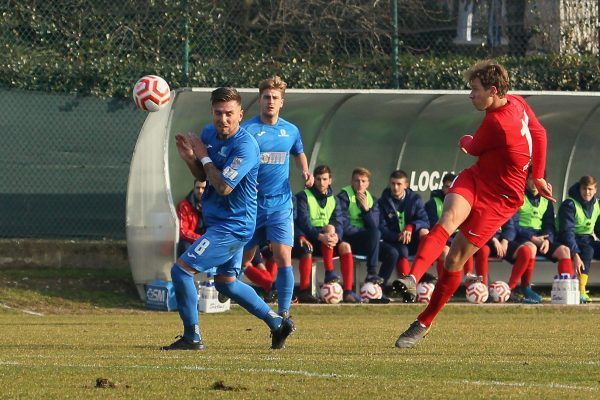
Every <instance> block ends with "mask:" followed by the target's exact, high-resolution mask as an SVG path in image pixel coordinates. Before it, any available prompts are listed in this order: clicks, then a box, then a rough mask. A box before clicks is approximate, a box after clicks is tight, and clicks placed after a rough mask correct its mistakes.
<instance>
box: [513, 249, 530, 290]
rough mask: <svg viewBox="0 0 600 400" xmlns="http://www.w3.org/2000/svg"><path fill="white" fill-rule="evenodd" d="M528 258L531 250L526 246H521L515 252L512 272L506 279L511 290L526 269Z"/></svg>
mask: <svg viewBox="0 0 600 400" xmlns="http://www.w3.org/2000/svg"><path fill="white" fill-rule="evenodd" d="M529 260H531V251H530V250H529V249H528V248H527V246H521V247H520V248H519V250H517V253H516V254H515V264H514V265H513V267H512V273H511V274H510V278H509V280H508V287H510V289H511V290H512V289H514V288H515V287H517V283H518V282H519V280H520V279H521V277H522V276H523V274H524V273H525V271H527V268H528V267H529Z"/></svg>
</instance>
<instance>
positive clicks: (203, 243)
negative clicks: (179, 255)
mask: <svg viewBox="0 0 600 400" xmlns="http://www.w3.org/2000/svg"><path fill="white" fill-rule="evenodd" d="M209 245H210V241H209V240H208V239H202V240H201V241H200V243H198V246H196V247H195V248H194V253H196V254H198V255H199V256H201V255H202V253H204V250H206V248H207V247H208V246H209Z"/></svg>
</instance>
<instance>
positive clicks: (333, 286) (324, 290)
mask: <svg viewBox="0 0 600 400" xmlns="http://www.w3.org/2000/svg"><path fill="white" fill-rule="evenodd" d="M319 294H320V295H321V299H322V300H323V301H324V302H325V303H328V304H337V303H339V302H340V301H342V298H343V296H344V290H343V289H342V286H341V285H340V284H339V283H337V282H331V283H324V284H323V285H322V286H321V288H320V289H319Z"/></svg>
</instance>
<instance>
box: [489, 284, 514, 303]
mask: <svg viewBox="0 0 600 400" xmlns="http://www.w3.org/2000/svg"><path fill="white" fill-rule="evenodd" d="M489 292H490V298H491V299H492V301H493V302H494V303H504V302H506V301H508V299H509V297H510V288H509V287H508V284H507V283H506V282H502V281H496V282H492V283H490V287H489Z"/></svg>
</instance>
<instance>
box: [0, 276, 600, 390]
mask: <svg viewBox="0 0 600 400" xmlns="http://www.w3.org/2000/svg"><path fill="white" fill-rule="evenodd" d="M63 272H64V271H63ZM19 274H20V272H15V271H13V272H11V273H8V278H7V273H6V271H4V270H2V271H1V274H0V283H2V287H1V288H0V302H1V303H2V304H3V305H4V307H3V308H2V309H0V380H1V382H2V385H1V387H2V389H1V390H0V398H2V399H5V398H6V399H13V398H22V399H32V398H37V399H67V398H70V399H82V398H87V399H94V398H102V399H105V398H131V399H167V398H168V399H190V398H235V399H246V398H255V399H287V398H303V399H314V398H331V399H350V398H356V399H371V398H372V399H379V398H406V397H408V398H424V399H430V398H440V399H453V398H457V399H458V398H461V399H463V398H485V399H488V398H526V399H570V398H572V399H598V398H600V361H599V356H598V354H599V353H598V349H599V348H600V333H599V328H600V307H598V306H597V305H591V306H590V305H584V306H552V305H541V306H522V305H506V306H502V305H491V304H488V305H483V306H474V305H466V304H449V305H448V306H447V307H446V308H445V309H444V310H443V311H442V314H440V316H439V317H438V319H437V320H436V322H435V324H434V327H433V329H432V331H431V334H430V335H429V336H428V337H427V338H426V339H425V340H424V341H423V342H422V343H421V344H420V345H419V346H418V347H416V348H414V349H411V350H398V349H396V348H394V341H395V340H396V338H397V336H398V335H399V334H400V333H401V331H403V330H404V329H405V328H406V327H407V326H408V324H409V323H410V322H411V321H412V320H413V319H414V317H415V316H416V315H417V313H418V312H419V310H421V309H422V307H423V306H421V305H404V304H391V305H359V306H344V305H342V306H331V305H328V306H296V307H295V308H294V309H293V316H294V319H295V321H296V325H297V327H298V330H297V332H295V333H294V334H293V335H292V336H291V337H290V338H289V340H288V343H287V348H286V349H284V350H280V351H273V350H270V349H269V345H270V338H269V333H268V330H267V328H266V325H264V324H263V323H262V322H261V321H258V320H257V319H255V318H253V317H251V316H249V315H248V314H247V313H246V312H245V311H244V310H242V309H240V308H239V307H238V306H233V309H232V310H231V311H229V312H226V313H221V314H207V315H201V327H202V332H203V336H204V339H205V342H206V344H207V349H206V350H204V351H200V352H163V351H160V350H158V348H159V346H161V345H164V344H168V343H170V342H171V341H173V340H174V337H175V335H177V334H179V333H180V330H181V328H180V321H179V318H178V316H177V314H176V313H161V312H149V311H143V310H142V309H141V308H140V307H139V302H137V303H136V301H135V299H134V298H130V296H131V294H130V293H129V288H128V287H127V285H126V286H125V287H123V288H122V289H120V290H118V291H117V293H116V294H115V296H117V297H118V296H121V297H123V298H122V299H121V301H126V302H127V301H131V306H126V307H116V306H114V304H113V303H114V299H113V300H110V301H108V300H106V299H105V296H104V297H103V296H100V295H94V294H93V293H94V292H95V290H96V289H97V288H92V289H93V290H92V289H90V288H89V287H88V285H86V284H85V280H83V281H81V280H79V279H78V278H75V277H72V281H71V282H70V283H69V284H68V285H66V286H69V287H71V289H74V287H76V286H77V285H80V284H83V287H84V288H86V289H85V290H84V289H82V291H83V292H84V294H85V293H87V291H86V290H92V293H88V295H89V296H91V297H93V298H94V299H95V300H93V301H85V300H84V299H83V298H84V297H85V296H84V295H81V294H80V295H79V296H76V295H74V294H69V295H68V296H67V299H66V300H65V299H64V298H62V297H61V296H59V295H58V293H56V292H52V291H50V292H51V294H48V293H46V292H49V290H46V292H45V291H44V290H42V289H40V288H36V286H39V285H34V284H32V283H31V282H38V283H39V282H40V281H46V282H47V280H48V279H50V280H53V279H56V277H55V276H54V277H53V276H52V273H50V272H48V271H46V272H44V273H43V274H41V275H39V274H38V273H37V272H32V271H29V273H28V275H29V279H27V280H26V282H28V283H27V284H26V285H29V287H27V288H24V287H23V286H24V284H22V283H21V284H19V282H20V281H18V280H19V279H22V276H21V277H18V275H19ZM33 275H35V276H34V277H32V276H33ZM108 280H109V281H110V279H108ZM7 282H8V283H7ZM11 282H12V286H11ZM62 283H63V284H64V283H65V282H64V281H63V282H62ZM7 286H8V287H7ZM64 290H65V292H66V293H72V292H74V291H75V290H66V289H64ZM94 296H95V297H94ZM28 299H29V300H28ZM32 299H34V300H32ZM127 299H128V300H127ZM36 302H37V303H36ZM39 302H41V303H42V307H38V306H37V304H38V303H39ZM57 304H58V306H57ZM80 305H81V306H80ZM7 307H11V308H7ZM27 310H34V311H35V313H29V312H26V311H27ZM37 314H41V315H37Z"/></svg>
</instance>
